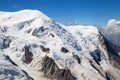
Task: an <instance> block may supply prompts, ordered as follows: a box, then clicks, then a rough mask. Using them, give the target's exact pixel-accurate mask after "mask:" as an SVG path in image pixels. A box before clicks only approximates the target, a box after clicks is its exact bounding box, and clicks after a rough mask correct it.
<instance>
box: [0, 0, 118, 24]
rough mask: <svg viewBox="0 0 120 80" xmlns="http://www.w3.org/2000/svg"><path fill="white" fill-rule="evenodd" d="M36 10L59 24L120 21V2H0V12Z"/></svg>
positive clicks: (77, 0)
mask: <svg viewBox="0 0 120 80" xmlns="http://www.w3.org/2000/svg"><path fill="white" fill-rule="evenodd" d="M22 9H37V10H40V11H42V12H43V13H45V14H46V15H48V16H49V17H51V18H52V19H54V20H57V21H59V22H62V23H64V22H67V21H77V22H79V24H86V25H97V26H103V25H105V24H106V23H107V21H108V20H109V19H120V0H0V11H18V10H22Z"/></svg>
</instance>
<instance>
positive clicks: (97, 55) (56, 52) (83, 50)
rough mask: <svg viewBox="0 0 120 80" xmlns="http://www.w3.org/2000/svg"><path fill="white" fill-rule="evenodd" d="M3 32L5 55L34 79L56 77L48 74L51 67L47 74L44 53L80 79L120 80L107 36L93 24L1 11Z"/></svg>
mask: <svg viewBox="0 0 120 80" xmlns="http://www.w3.org/2000/svg"><path fill="white" fill-rule="evenodd" d="M0 33H1V34H0V44H1V46H0V49H1V51H3V54H4V55H8V56H9V57H10V58H11V60H12V61H14V62H15V63H16V64H17V65H18V66H19V67H18V68H19V69H23V70H24V71H26V72H27V73H28V75H29V76H30V77H32V78H33V79H35V80H49V79H52V80H54V79H57V77H56V78H55V77H54V78H53V77H48V76H47V75H50V73H49V72H50V71H51V70H52V71H53V70H56V68H55V69H54V68H52V67H50V69H49V70H48V72H46V73H47V75H45V74H46V73H44V71H45V70H44V68H43V65H44V61H43V60H44V57H45V56H48V57H49V59H50V60H51V62H53V63H54V67H55V66H57V67H58V70H60V71H62V70H64V69H65V70H66V74H67V76H71V74H72V76H74V77H75V79H77V80H106V77H108V78H109V77H110V75H112V76H114V77H115V79H116V80H119V73H120V72H119V70H118V69H116V68H114V67H113V66H112V65H111V64H110V61H109V57H108V52H107V50H106V49H105V48H106V46H105V44H104V39H103V37H102V36H101V35H100V33H99V31H98V29H97V28H96V27H94V26H82V25H79V26H64V25H62V24H60V23H57V22H55V21H54V20H52V19H50V18H49V17H47V16H46V15H44V14H43V13H42V12H40V11H37V10H22V11H18V12H0ZM102 41H103V42H102ZM0 64H2V63H0ZM48 66H51V64H48ZM52 66H53V65H52ZM41 68H43V72H42V71H41ZM47 68H48V67H47ZM110 69H112V70H111V71H109V70H110ZM67 70H70V72H69V71H68V73H67ZM112 72H114V74H112ZM109 74H110V75H109ZM51 75H58V73H57V72H56V73H55V72H54V74H51ZM62 75H63V74H62ZM46 77H47V78H46ZM0 78H1V77H0ZM61 78H62V77H61ZM62 79H63V80H68V79H64V78H62ZM16 80H17V79H16ZM70 80H73V78H71V79H70Z"/></svg>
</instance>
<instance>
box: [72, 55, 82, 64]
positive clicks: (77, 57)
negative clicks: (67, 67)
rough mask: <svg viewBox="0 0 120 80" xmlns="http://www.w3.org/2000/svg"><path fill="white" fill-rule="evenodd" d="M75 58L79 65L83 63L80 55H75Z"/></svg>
mask: <svg viewBox="0 0 120 80" xmlns="http://www.w3.org/2000/svg"><path fill="white" fill-rule="evenodd" d="M73 58H74V59H76V60H77V61H78V63H79V64H80V63H81V60H80V58H79V56H78V55H75V54H73Z"/></svg>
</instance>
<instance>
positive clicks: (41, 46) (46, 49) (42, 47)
mask: <svg viewBox="0 0 120 80" xmlns="http://www.w3.org/2000/svg"><path fill="white" fill-rule="evenodd" d="M40 48H41V49H42V51H43V52H46V53H49V51H50V49H49V48H45V47H44V46H43V45H40Z"/></svg>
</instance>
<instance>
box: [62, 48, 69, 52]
mask: <svg viewBox="0 0 120 80" xmlns="http://www.w3.org/2000/svg"><path fill="white" fill-rule="evenodd" d="M61 51H62V52H64V53H67V52H69V50H67V49H66V48H64V47H62V48H61Z"/></svg>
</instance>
